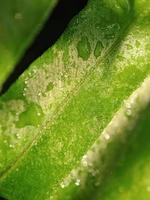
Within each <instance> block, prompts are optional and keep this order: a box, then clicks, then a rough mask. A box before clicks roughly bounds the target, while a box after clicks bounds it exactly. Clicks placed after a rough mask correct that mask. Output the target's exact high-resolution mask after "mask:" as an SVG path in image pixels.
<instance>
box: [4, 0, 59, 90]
mask: <svg viewBox="0 0 150 200" xmlns="http://www.w3.org/2000/svg"><path fill="white" fill-rule="evenodd" d="M56 2H57V1H56V0H44V1H40V0H38V1H34V0H32V1H30V0H22V1H19V0H13V1H10V0H2V1H1V6H0V86H1V85H2V84H3V82H4V81H5V79H6V78H7V77H8V75H9V74H10V73H11V71H12V70H13V68H14V66H15V65H16V63H17V61H18V59H20V58H21V56H22V55H23V53H24V51H25V50H26V48H27V47H28V46H29V44H30V43H31V42H32V40H33V38H34V37H35V35H36V33H37V32H38V31H39V29H40V28H41V26H42V23H43V21H44V20H45V18H46V17H47V15H48V14H49V12H51V11H52V9H53V7H54V5H55V4H56Z"/></svg>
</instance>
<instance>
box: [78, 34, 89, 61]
mask: <svg viewBox="0 0 150 200" xmlns="http://www.w3.org/2000/svg"><path fill="white" fill-rule="evenodd" d="M77 51H78V56H79V57H81V58H82V59H83V60H87V59H88V58H89V56H90V53H91V46H90V43H89V41H88V38H87V37H82V38H81V40H80V41H79V42H78V44H77Z"/></svg>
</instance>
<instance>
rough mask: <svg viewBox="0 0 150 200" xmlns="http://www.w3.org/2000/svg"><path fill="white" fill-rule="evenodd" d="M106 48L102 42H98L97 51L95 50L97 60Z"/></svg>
mask: <svg viewBox="0 0 150 200" xmlns="http://www.w3.org/2000/svg"><path fill="white" fill-rule="evenodd" d="M103 48H104V47H103V44H102V43H101V42H100V41H98V42H97V43H96V46H95V49H94V56H95V57H96V58H98V57H99V56H100V55H101V52H102V49H103Z"/></svg>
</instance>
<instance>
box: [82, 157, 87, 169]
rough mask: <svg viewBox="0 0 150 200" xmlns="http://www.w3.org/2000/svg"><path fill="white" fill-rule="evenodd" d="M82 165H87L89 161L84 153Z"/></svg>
mask: <svg viewBox="0 0 150 200" xmlns="http://www.w3.org/2000/svg"><path fill="white" fill-rule="evenodd" d="M81 162H82V165H83V166H84V167H87V166H88V161H87V155H84V156H83V157H82V161H81Z"/></svg>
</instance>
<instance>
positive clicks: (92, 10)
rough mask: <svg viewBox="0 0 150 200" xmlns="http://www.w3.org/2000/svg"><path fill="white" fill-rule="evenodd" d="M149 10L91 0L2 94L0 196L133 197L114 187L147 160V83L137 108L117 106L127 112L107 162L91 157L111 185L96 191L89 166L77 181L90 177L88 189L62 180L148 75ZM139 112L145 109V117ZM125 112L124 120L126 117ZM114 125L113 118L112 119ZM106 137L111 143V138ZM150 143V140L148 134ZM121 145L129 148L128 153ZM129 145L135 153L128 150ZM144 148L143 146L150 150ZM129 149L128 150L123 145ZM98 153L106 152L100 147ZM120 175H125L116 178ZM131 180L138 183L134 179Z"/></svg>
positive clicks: (14, 199)
mask: <svg viewBox="0 0 150 200" xmlns="http://www.w3.org/2000/svg"><path fill="white" fill-rule="evenodd" d="M149 11H150V2H149V1H148V0H143V1H141V0H135V1H132V0H131V1H127V0H118V1H115V0H113V1H112V0H111V1H110V0H101V1H100V0H90V1H89V3H88V5H87V6H86V8H85V9H84V10H83V11H82V12H81V13H80V14H79V16H77V17H75V18H74V19H73V21H72V22H71V23H70V25H69V27H68V29H67V30H66V31H65V33H64V34H63V35H62V37H61V38H60V39H59V40H58V42H57V43H56V44H55V45H54V46H53V47H52V48H51V49H49V50H48V51H47V52H46V53H45V54H44V55H43V56H42V57H41V58H39V59H38V60H36V61H35V62H34V63H33V64H32V65H31V66H30V69H29V70H27V71H26V72H25V73H24V74H23V75H22V76H21V77H20V78H19V80H18V81H17V82H16V83H15V84H14V85H13V86H12V87H11V88H10V90H9V91H8V92H7V94H5V95H4V96H2V97H1V99H0V108H1V110H0V125H1V126H0V134H1V136H0V150H1V151H0V161H1V162H0V164H1V165H0V172H1V179H0V193H1V195H2V196H4V197H6V198H8V199H11V200H22V199H25V200H26V199H27V200H30V199H31V200H34V199H36V200H38V199H39V200H41V199H63V200H65V199H88V198H89V197H90V199H94V200H97V199H99V198H100V199H133V198H132V197H133V195H132V194H131V193H130V192H128V194H127V195H128V196H125V195H126V194H124V196H123V192H122V193H121V194H122V196H121V194H120V193H118V192H117V191H119V190H120V191H121V189H120V188H119V184H118V181H122V183H121V184H122V185H121V188H123V191H127V190H128V185H127V187H126V186H125V187H124V184H126V182H127V181H126V179H128V176H126V174H127V172H128V171H127V170H128V168H130V164H132V165H134V161H135V160H136V159H137V160H138V159H139V160H140V159H141V162H143V163H144V166H146V165H145V163H146V160H145V157H144V156H143V152H144V150H143V151H142V152H141V157H140V156H139V157H138V155H137V154H136V153H137V152H140V150H139V147H141V146H140V145H141V143H140V139H139V138H140V134H141V132H142V131H144V130H145V129H146V128H145V127H146V126H145V124H144V121H145V120H144V119H147V122H148V115H149V114H148V113H149V111H145V112H144V111H143V110H144V108H145V107H146V106H147V104H148V103H147V102H148V99H149V95H148V96H146V91H148V89H147V90H145V89H140V90H139V91H141V92H139V93H138V92H137V94H139V96H140V97H139V98H140V100H139V104H138V103H136V102H135V106H134V105H133V108H135V109H134V110H133V111H132V110H131V108H130V106H128V104H127V106H126V107H127V109H126V112H125V113H124V112H123V111H120V112H121V113H122V112H123V113H124V115H123V114H121V117H118V119H117V120H118V121H117V123H118V124H119V125H120V127H121V131H120V132H119V133H120V134H121V137H120V136H118V135H117V133H116V134H115V133H113V131H116V128H115V127H111V126H110V129H112V134H114V135H116V136H113V138H114V140H113V141H114V142H112V145H110V150H108V149H106V150H105V149H104V150H103V152H104V154H106V157H107V159H105V158H102V162H99V157H96V155H97V153H94V154H93V156H92V157H93V158H98V159H97V160H96V161H97V163H98V165H97V164H96V163H94V165H95V166H94V169H95V171H94V172H95V173H96V170H97V169H99V168H100V169H104V170H101V171H99V174H98V175H96V177H97V178H98V179H99V178H100V177H102V179H103V180H107V181H108V183H107V182H106V183H105V182H104V183H103V182H102V183H101V184H100V188H99V187H96V189H95V186H93V185H95V184H97V181H98V179H96V182H95V179H94V180H93V178H92V177H93V176H92V177H91V176H89V175H88V173H87V170H86V169H84V170H83V171H84V172H83V175H82V173H81V178H80V173H79V178H80V179H82V176H83V179H84V177H85V180H84V181H83V182H85V183H86V184H85V185H84V184H83V187H82V185H81V187H78V185H79V184H80V181H81V180H80V179H79V180H78V179H77V180H75V184H74V183H73V184H72V183H71V184H69V186H68V187H65V186H67V185H66V182H65V181H66V180H67V181H68V179H66V177H70V175H69V174H70V173H71V171H72V170H73V169H76V168H77V169H78V166H79V165H80V161H81V160H82V161H84V159H85V157H83V156H84V154H85V153H86V152H87V151H88V149H89V148H90V147H91V146H92V144H93V143H94V142H95V140H96V139H97V138H98V137H99V135H100V138H101V137H102V138H103V134H102V135H101V133H102V132H103V130H104V128H105V127H106V126H107V125H108V123H109V122H110V121H111V120H112V118H113V116H114V115H115V113H116V112H117V111H118V110H119V109H120V108H121V107H122V105H123V101H124V100H125V99H127V98H128V97H129V96H130V95H131V94H132V93H133V92H134V90H135V89H137V88H138V87H139V86H140V85H141V83H142V82H143V81H144V79H145V78H146V77H148V76H149V73H150V48H149V46H150V30H149V25H150V20H149V19H150V16H149ZM148 83H149V82H148ZM148 83H147V84H148ZM147 84H146V86H145V87H146V88H148V86H147ZM145 87H144V88H145ZM144 95H145V96H144ZM146 97H147V98H146ZM145 99H146V100H145ZM142 102H143V103H142ZM147 110H148V109H147ZM131 111H132V112H131ZM142 112H143V113H144V114H143V115H142V114H141V115H140V114H139V113H142ZM132 113H133V116H132ZM134 113H135V114H134ZM123 116H124V117H123ZM122 118H123V119H124V118H125V119H126V121H125V122H124V121H122ZM130 118H131V120H130ZM138 119H139V121H138ZM143 120H144V121H143ZM132 122H133V123H132ZM147 122H146V123H147ZM112 123H113V124H114V122H113V120H112ZM132 124H134V127H135V128H134V127H132V126H131V125H132ZM136 124H137V126H136ZM124 127H125V128H124ZM128 127H129V128H130V127H132V129H133V131H132V129H131V130H130V131H126V129H128ZM138 127H142V128H138ZM106 130H107V128H106ZM137 130H139V131H137ZM146 130H147V131H145V137H143V138H146V137H148V134H147V133H148V130H149V129H146ZM136 132H137V133H138V134H137V137H135V138H134V137H133V138H132V137H130V135H132V133H133V135H136V134H134V133H136ZM110 133H111V130H110ZM104 136H105V137H104V138H105V139H106V142H105V143H106V144H107V140H108V141H109V137H110V136H109V135H107V134H104ZM124 138H125V143H123V141H124V140H123V139H124ZM130 138H131V139H130ZM143 141H145V139H143ZM146 142H147V144H148V140H146ZM105 143H104V144H105ZM143 143H144V142H143ZM143 143H142V144H143ZM102 145H103V142H101V141H100V143H99V144H98V147H96V149H99V148H101V146H102ZM120 146H123V147H124V152H123V153H122V152H121V150H120ZM132 146H133V151H132V153H131V154H129V152H130V149H132ZM147 146H148V145H145V146H144V147H143V146H142V147H141V148H144V149H145V152H148V147H147ZM125 147H129V148H127V150H126V148H125ZM95 154H96V155H95ZM99 155H100V157H101V151H100V152H99ZM117 156H119V157H121V158H120V159H123V161H122V160H121V164H122V168H121V167H120V166H119V165H118V166H115V165H116V159H117ZM128 156H129V157H130V156H131V158H128ZM83 158H84V159H83ZM103 159H104V161H103ZM125 161H127V164H126V165H124V163H126V162H125ZM128 161H129V165H128ZM85 163H86V162H85ZM103 163H104V164H105V165H104V166H103ZM135 164H136V162H135ZM96 167H97V168H96ZM79 168H80V167H79ZM135 168H136V167H135ZM77 171H78V170H77ZM81 171H82V170H81ZM73 172H74V171H73ZM75 172H76V170H75ZM109 172H111V174H109ZM124 172H125V174H124ZM133 172H134V173H132V169H131V171H130V174H131V176H132V174H133V176H136V173H138V172H137V170H134V167H133ZM117 173H118V174H117ZM119 173H120V174H123V175H122V176H120V177H119ZM109 175H110V176H111V177H110V179H109V177H108V176H109ZM148 175H149V174H148V172H147V171H146V172H145V171H144V178H143V179H142V182H141V185H142V183H143V185H144V181H145V180H146V179H145V177H148ZM72 176H73V179H74V177H78V175H77V176H76V174H75V175H72ZM107 177H108V178H107ZM117 177H118V178H117ZM119 178H120V179H119ZM134 180H135V181H136V179H134ZM137 180H138V179H137ZM100 181H101V179H100ZM73 182H74V181H73ZM92 183H93V184H92ZM132 183H133V185H134V184H136V182H134V181H133V182H132ZM67 184H68V182H67ZM98 184H99V181H98ZM113 185H114V189H113ZM133 185H132V187H133ZM106 186H107V187H106ZM64 187H65V188H64ZM93 187H94V188H93ZM142 187H143V186H142ZM115 188H118V190H117V191H116V190H115ZM138 188H140V185H138V187H137V188H136V189H135V190H134V187H133V190H131V191H135V196H136V195H138V191H139V189H138ZM88 191H91V193H89V192H88ZM142 191H143V190H142ZM115 192H116V193H115ZM144 192H145V191H144ZM144 192H141V193H142V194H141V197H142V198H143V197H144V199H149V198H148V194H145V193H144ZM91 194H92V196H90V195H91ZM119 194H120V196H119ZM146 195H147V196H146Z"/></svg>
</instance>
